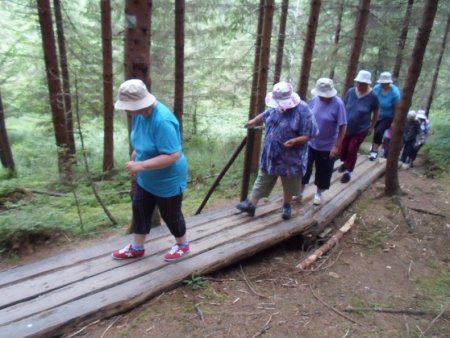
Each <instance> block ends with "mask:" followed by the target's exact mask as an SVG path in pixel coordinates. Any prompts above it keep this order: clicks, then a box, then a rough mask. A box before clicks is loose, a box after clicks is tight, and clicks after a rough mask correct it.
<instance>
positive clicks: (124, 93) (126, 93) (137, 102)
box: [114, 79, 156, 111]
mask: <svg viewBox="0 0 450 338" xmlns="http://www.w3.org/2000/svg"><path fill="white" fill-rule="evenodd" d="M155 102H156V98H155V97H154V96H153V95H152V94H150V93H149V92H148V90H147V87H146V86H145V83H144V82H142V80H138V79H131V80H128V81H125V82H124V83H122V84H121V85H120V87H119V93H118V95H117V101H116V103H115V104H114V108H116V109H123V110H131V111H135V110H140V109H143V108H147V107H150V106H151V105H152V104H153V103H155Z"/></svg>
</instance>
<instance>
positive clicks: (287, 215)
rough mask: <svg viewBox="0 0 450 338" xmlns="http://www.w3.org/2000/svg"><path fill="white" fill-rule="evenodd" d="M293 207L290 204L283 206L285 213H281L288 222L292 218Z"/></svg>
mask: <svg viewBox="0 0 450 338" xmlns="http://www.w3.org/2000/svg"><path fill="white" fill-rule="evenodd" d="M291 211H292V208H291V205H290V204H283V211H282V213H281V218H282V219H284V220H288V219H290V218H291Z"/></svg>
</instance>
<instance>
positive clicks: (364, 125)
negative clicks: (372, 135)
mask: <svg viewBox="0 0 450 338" xmlns="http://www.w3.org/2000/svg"><path fill="white" fill-rule="evenodd" d="M344 104H345V110H346V112H347V133H346V135H349V136H352V135H355V134H359V133H365V132H367V131H368V130H369V128H370V122H371V119H372V112H373V111H375V110H377V109H378V108H379V106H380V104H379V103H378V98H377V96H376V95H375V93H374V92H373V90H372V91H370V93H368V94H367V95H365V96H362V97H358V96H357V95H356V90H355V87H353V88H350V89H349V90H348V91H347V94H345V98H344Z"/></svg>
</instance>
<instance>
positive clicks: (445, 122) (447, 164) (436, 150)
mask: <svg viewBox="0 0 450 338" xmlns="http://www.w3.org/2000/svg"><path fill="white" fill-rule="evenodd" d="M430 121H431V132H430V137H429V138H428V140H427V142H426V143H425V145H424V146H423V149H421V151H423V152H424V153H425V154H426V156H427V158H428V160H429V161H430V162H431V163H432V164H433V165H432V167H431V170H432V171H434V172H436V173H439V172H442V171H448V170H449V168H450V157H449V156H448V154H450V116H449V115H448V112H447V111H432V112H431V114H430Z"/></svg>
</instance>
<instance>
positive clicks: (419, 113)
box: [416, 110, 427, 120]
mask: <svg viewBox="0 0 450 338" xmlns="http://www.w3.org/2000/svg"><path fill="white" fill-rule="evenodd" d="M416 119H424V120H426V119H427V114H425V110H418V111H417V114H416Z"/></svg>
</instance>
